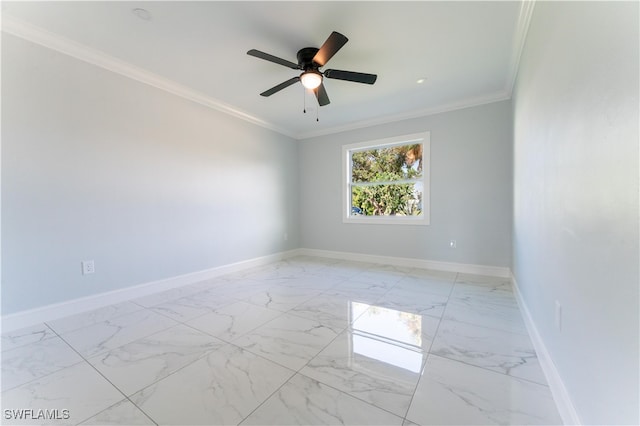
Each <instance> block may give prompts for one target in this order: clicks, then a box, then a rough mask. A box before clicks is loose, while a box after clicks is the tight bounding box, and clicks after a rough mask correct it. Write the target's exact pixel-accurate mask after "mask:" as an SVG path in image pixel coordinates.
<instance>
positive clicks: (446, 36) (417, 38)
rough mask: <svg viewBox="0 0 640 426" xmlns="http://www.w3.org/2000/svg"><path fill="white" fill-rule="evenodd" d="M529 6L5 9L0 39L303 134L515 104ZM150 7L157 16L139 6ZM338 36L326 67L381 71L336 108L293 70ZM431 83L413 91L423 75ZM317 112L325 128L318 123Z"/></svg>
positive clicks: (347, 86) (333, 92)
mask: <svg viewBox="0 0 640 426" xmlns="http://www.w3.org/2000/svg"><path fill="white" fill-rule="evenodd" d="M531 5H532V3H531V2H520V1H496V2H480V1H472V2H455V1H446V2H433V1H424V2H392V1H388V2H306V1H305V2H293V1H290V2H262V1H260V2H238V1H235V2H217V1H199V2H180V1H177V2H164V1H143V2H120V1H109V2H94V1H86V2H85V1H80V2H7V1H4V2H2V20H3V22H2V24H3V31H5V32H7V33H11V34H14V35H18V36H20V37H23V38H27V39H30V40H31V41H34V42H36V43H40V44H43V45H45V46H48V47H52V48H54V49H56V50H59V51H62V52H64V53H67V54H70V55H72V56H75V57H78V58H80V59H83V60H86V61H89V62H92V63H94V64H97V65H99V66H103V67H105V68H108V69H112V70H113V71H116V72H120V73H122V74H125V75H128V76H130V77H133V78H136V79H138V80H141V81H144V82H146V83H149V84H153V85H155V86H157V87H160V88H163V89H165V90H169V91H171V92H173V93H176V94H179V95H181V96H185V97H187V98H190V99H193V100H195V101H197V102H200V103H203V104H205V105H208V106H211V107H213V108H216V109H221V110H224V111H226V112H229V113H231V114H233V115H235V116H239V117H242V118H244V119H247V120H249V121H252V122H254V123H257V124H260V125H262V126H265V127H268V128H271V129H274V130H277V131H279V132H281V133H284V134H287V135H290V136H293V137H296V138H305V137H310V136H314V135H320V134H327V133H331V132H335V131H340V130H346V129H352V128H358V127H362V126H365V125H371V124H377V123H383V122H389V121H394V120H399V119H403V118H410V117H416V116H421V115H426V114H429V113H433V112H438V111H445V110H450V109H455V108H459V107H464V106H470V105H477V104H481V103H486V102H492V101H496V100H501V99H508V98H509V97H510V96H511V87H512V85H513V79H514V76H515V72H516V69H517V63H518V58H519V55H520V50H521V48H522V45H523V42H524V37H525V34H526V30H527V25H528V22H529V16H530V12H531V9H532V7H531ZM135 8H143V9H146V10H147V11H149V12H150V14H151V19H150V20H148V21H147V20H143V19H140V18H139V17H137V16H136V15H135V14H134V13H133V12H132V10H133V9H135ZM331 31H338V32H340V33H342V34H344V35H346V36H347V37H348V38H349V42H348V43H347V44H346V45H345V46H344V47H343V48H342V49H341V50H340V51H339V52H338V53H337V54H336V55H335V56H334V57H333V58H332V59H331V60H330V61H329V63H328V64H327V65H326V66H325V67H324V69H328V68H333V69H343V70H349V71H359V72H366V73H373V74H377V75H378V80H377V82H376V83H375V84H374V85H372V86H370V85H366V84H359V83H351V82H345V81H340V80H335V79H334V80H330V79H325V87H326V89H327V92H328V94H329V98H330V99H331V104H329V105H327V106H324V107H321V108H318V106H317V103H316V100H315V97H314V96H313V94H308V95H306V108H307V114H303V105H304V102H305V95H304V90H303V89H302V86H301V85H300V84H295V85H293V86H290V87H288V88H286V89H284V90H283V91H281V92H278V93H276V94H274V95H273V96H271V97H268V98H265V97H261V96H259V93H261V92H263V91H264V90H266V89H268V88H271V87H272V86H275V85H276V84H278V83H280V82H283V81H285V80H287V79H289V78H291V77H294V76H296V75H298V74H299V72H297V71H295V70H292V69H289V68H286V67H283V66H280V65H277V64H274V63H271V62H267V61H264V60H260V59H257V58H254V57H251V56H248V55H247V54H246V52H247V51H248V50H249V49H252V48H254V49H258V50H262V51H264V52H267V53H270V54H272V55H275V56H278V57H281V58H284V59H287V60H289V61H292V62H297V59H296V52H297V51H298V50H299V49H301V48H303V47H320V46H321V45H322V43H323V42H324V41H325V39H326V38H327V37H328V36H329V34H330V33H331ZM421 78H423V79H425V82H424V83H422V84H418V83H417V80H418V79H421ZM316 114H318V116H319V121H318V122H316Z"/></svg>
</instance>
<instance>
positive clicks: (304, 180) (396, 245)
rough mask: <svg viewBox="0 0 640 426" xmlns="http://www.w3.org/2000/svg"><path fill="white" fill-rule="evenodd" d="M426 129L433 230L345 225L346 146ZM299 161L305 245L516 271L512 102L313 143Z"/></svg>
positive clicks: (306, 146)
mask: <svg viewBox="0 0 640 426" xmlns="http://www.w3.org/2000/svg"><path fill="white" fill-rule="evenodd" d="M425 130H426V131H430V132H431V165H432V166H431V168H430V173H431V225H429V226H417V225H363V224H351V223H348V224H345V223H343V222H342V210H341V209H342V202H341V200H342V198H341V197H342V169H341V167H342V164H343V160H342V145H347V144H352V143H356V142H363V141H367V140H376V139H382V138H388V137H392V136H397V135H403V134H411V133H418V132H422V131H425ZM299 155H300V171H299V173H300V185H301V186H300V188H301V193H300V203H301V204H300V212H301V218H300V223H301V232H300V235H301V247H304V248H311V249H321V250H335V251H346V252H355V253H363V254H371V255H380V256H394V257H408V258H417V259H424V260H435V261H448V262H460V263H467V264H479V265H490V266H503V267H508V266H510V264H511V217H512V215H511V204H512V202H511V196H512V187H511V156H512V154H511V103H510V102H509V101H504V102H496V103H492V104H487V105H483V106H478V107H473V108H467V109H463V110H458V111H453V112H447V113H442V114H437V115H432V116H428V117H423V118H418V119H411V120H405V121H400V122H396V123H390V124H385V125H379V126H374V127H368V128H364V129H359V130H354V131H349V132H343V133H339V134H334V135H328V136H320V137H315V138H310V139H306V140H303V141H301V142H300V148H299ZM425 164H426V163H425ZM451 239H455V240H456V241H457V249H455V250H453V249H450V248H449V241H450V240H451Z"/></svg>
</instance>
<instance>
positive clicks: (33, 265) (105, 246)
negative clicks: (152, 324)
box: [2, 34, 299, 315]
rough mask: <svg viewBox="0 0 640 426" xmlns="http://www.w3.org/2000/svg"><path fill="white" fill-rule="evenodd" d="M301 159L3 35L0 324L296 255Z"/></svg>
mask: <svg viewBox="0 0 640 426" xmlns="http://www.w3.org/2000/svg"><path fill="white" fill-rule="evenodd" d="M297 152H298V146H297V142H296V141H294V140H292V139H290V138H287V137H285V136H282V135H280V134H277V133H274V132H271V131H268V130H265V129H263V128H260V127H257V126H254V125H252V124H249V123H247V122H244V121H241V120H238V119H235V118H232V117H230V116H228V115H226V114H222V113H218V112H216V111H213V110H211V109H208V108H205V107H203V106H200V105H198V104H195V103H192V102H189V101H186V100H184V99H181V98H178V97H175V96H173V95H170V94H168V93H166V92H163V91H160V90H157V89H155V88H152V87H149V86H146V85H143V84H141V83H138V82H135V81H133V80H130V79H128V78H125V77H122V76H119V75H117V74H114V73H111V72H109V71H106V70H104V69H101V68H97V67H94V66H92V65H89V64H86V63H84V62H80V61H77V60H75V59H72V58H70V57H67V56H64V55H62V54H59V53H57V52H54V51H51V50H48V49H45V48H42V47H39V46H37V45H34V44H31V43H28V42H26V41H23V40H21V39H18V38H15V37H13V36H10V35H7V34H3V35H2V313H3V315H6V314H10V313H12V312H17V311H22V310H26V309H30V308H35V307H39V306H43V305H48V304H52V303H56V302H62V301H66V300H70V299H74V298H78V297H82V296H87V295H92V294H98V293H102V292H106V291H110V290H114V289H118V288H123V287H127V286H131V285H135V284H140V283H146V282H150V281H154V280H158V279H162V278H168V277H172V276H176V275H181V274H185V273H190V272H195V271H200V270H205V269H208V268H213V267H216V266H220V265H226V264H230V263H233V262H238V261H242V260H247V259H251V258H255V257H259V256H265V255H268V254H273V253H277V252H281V251H284V250H289V249H293V248H296V247H298V244H299V243H298V230H299V224H298V219H297V218H298V216H299V214H298V199H297V193H298V183H297V182H298V178H297V173H298V167H297ZM284 233H288V237H289V238H288V240H287V241H284V239H283V236H284ZM87 259H93V260H95V268H96V273H95V274H94V275H86V276H82V275H81V273H80V272H81V268H80V262H81V261H82V260H87Z"/></svg>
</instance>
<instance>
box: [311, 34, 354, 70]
mask: <svg viewBox="0 0 640 426" xmlns="http://www.w3.org/2000/svg"><path fill="white" fill-rule="evenodd" d="M348 41H349V39H348V38H346V37H345V36H343V35H342V34H340V33H338V32H335V31H334V32H332V33H331V35H330V36H329V38H328V39H327V41H325V42H324V44H323V45H322V47H321V48H320V50H318V52H317V53H316V55H315V56H314V57H313V62H315V63H316V64H318V65H319V66H321V67H323V66H324V64H326V63H327V62H329V59H331V57H332V56H333V55H335V54H336V52H337V51H338V50H340V49H341V48H342V46H344V45H345V43H346V42H348Z"/></svg>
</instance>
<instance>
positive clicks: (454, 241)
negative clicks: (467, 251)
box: [449, 240, 457, 249]
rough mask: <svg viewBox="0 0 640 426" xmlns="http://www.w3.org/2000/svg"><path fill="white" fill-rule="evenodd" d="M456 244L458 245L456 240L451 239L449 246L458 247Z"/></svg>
mask: <svg viewBox="0 0 640 426" xmlns="http://www.w3.org/2000/svg"><path fill="white" fill-rule="evenodd" d="M456 245H457V243H456V240H451V241H449V247H450V248H452V249H454V248H456Z"/></svg>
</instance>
